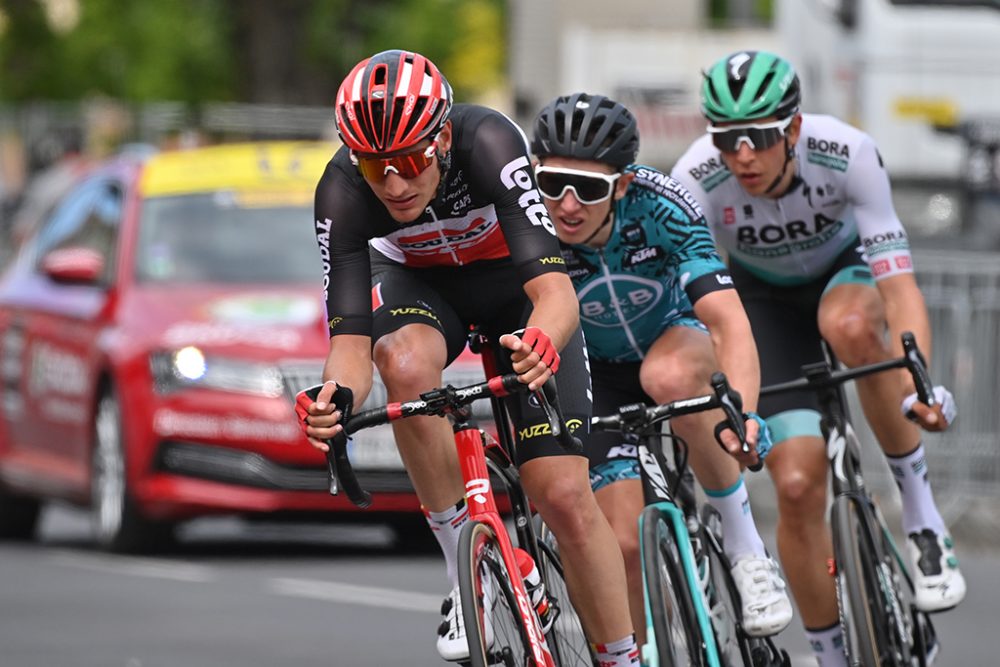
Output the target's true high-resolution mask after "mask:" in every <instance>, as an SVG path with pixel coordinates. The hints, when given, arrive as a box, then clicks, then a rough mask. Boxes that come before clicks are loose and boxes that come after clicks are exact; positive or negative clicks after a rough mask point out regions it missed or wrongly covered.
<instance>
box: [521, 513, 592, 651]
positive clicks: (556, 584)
mask: <svg viewBox="0 0 1000 667" xmlns="http://www.w3.org/2000/svg"><path fill="white" fill-rule="evenodd" d="M532 522H533V524H534V529H535V530H534V532H535V539H536V541H537V544H538V557H537V561H538V562H537V564H538V569H539V572H541V574H542V581H543V582H544V584H545V594H546V595H547V596H548V598H549V605H550V606H551V607H552V609H553V611H554V612H555V613H556V618H555V621H554V622H553V623H552V627H551V628H549V631H548V632H547V633H545V639H546V640H547V641H548V645H549V650H550V651H551V652H552V657H553V659H554V660H555V662H556V664H557V665H559V666H560V667H584V666H585V667H596V665H597V657H596V656H595V655H594V651H593V647H591V645H590V642H589V641H588V640H587V635H586V633H585V632H584V630H583V625H582V624H581V623H580V617H579V616H578V615H577V613H576V609H574V608H573V604H572V603H571V602H570V598H569V590H568V589H567V588H566V579H565V578H564V577H563V566H562V560H561V559H560V557H559V545H558V544H557V543H556V538H555V535H553V534H552V531H551V530H549V527H548V526H547V525H546V524H545V522H544V521H542V517H541V516H540V515H537V514H536V515H535V517H534V519H532Z"/></svg>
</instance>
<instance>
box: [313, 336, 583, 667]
mask: <svg viewBox="0 0 1000 667" xmlns="http://www.w3.org/2000/svg"><path fill="white" fill-rule="evenodd" d="M470 345H472V346H473V349H474V350H475V351H479V352H481V353H482V358H483V365H484V368H485V370H486V375H487V377H488V378H489V379H487V380H486V381H485V382H480V383H478V384H473V385H469V386H465V387H457V388H456V387H453V386H451V385H447V386H444V387H440V388H437V389H433V390H431V391H428V392H425V393H423V394H421V395H420V398H419V399H418V400H414V401H407V402H396V403H388V404H386V405H384V406H382V407H377V408H373V409H370V410H365V411H364V412H360V413H357V414H355V415H350V416H348V418H347V420H346V422H345V425H344V437H339V438H335V439H334V440H333V441H332V442H331V443H330V444H331V447H330V451H329V452H328V454H327V460H328V462H329V472H330V492H331V493H334V494H336V493H337V492H338V491H339V489H340V487H341V486H342V487H343V489H344V491H345V493H346V494H347V496H348V497H349V498H350V499H351V501H352V502H354V503H355V504H357V505H358V506H360V507H366V506H367V505H368V504H369V502H370V496H369V494H368V493H367V492H366V491H365V490H364V489H362V488H361V486H360V484H359V483H358V480H357V477H356V476H355V475H354V471H353V469H352V467H351V463H350V457H349V456H348V451H347V439H348V436H350V435H352V434H354V433H357V432H358V431H360V430H362V429H365V428H370V427H373V426H378V425H381V424H387V423H389V422H392V421H395V420H397V419H406V418H408V417H415V416H418V415H423V416H427V415H433V416H443V417H447V418H449V419H450V420H451V422H452V428H453V431H454V434H455V446H456V448H457V450H458V458H459V465H460V467H461V470H462V476H463V479H464V481H465V497H466V502H467V503H468V507H469V521H468V523H467V524H466V525H465V526H464V527H463V529H462V532H461V535H460V537H459V561H458V567H459V590H460V593H461V601H462V613H463V620H464V622H465V627H466V634H467V637H468V641H469V654H470V655H469V662H468V664H469V665H471V667H490V666H493V665H504V666H505V667H515V666H516V667H525V666H527V667H567V666H570V665H574V666H575V665H586V666H591V665H594V656H593V654H592V651H591V647H590V644H589V642H588V641H587V638H586V636H585V635H584V633H583V630H582V628H581V626H580V623H579V618H578V617H577V615H576V612H575V611H574V610H573V608H572V605H571V604H570V601H569V597H568V595H567V594H566V588H565V582H564V581H563V579H562V572H563V570H562V564H561V562H560V561H559V556H558V552H557V551H556V550H554V549H553V548H551V545H550V544H549V542H548V541H546V539H545V536H544V534H542V533H543V531H538V526H539V525H540V522H539V521H538V520H537V519H535V520H533V517H532V512H531V506H530V504H529V502H528V499H527V496H526V495H525V493H524V490H523V489H522V487H521V485H520V478H519V475H518V472H517V467H516V466H515V464H514V462H513V455H512V453H513V446H514V437H513V431H512V426H511V422H510V419H509V416H508V412H507V410H506V406H505V404H504V402H503V401H502V400H501V399H502V398H504V397H506V396H510V395H512V394H515V393H517V392H523V391H527V385H524V384H522V383H521V382H519V381H518V379H517V375H515V374H513V373H511V374H506V375H496V365H495V358H494V356H493V353H492V350H491V349H490V348H489V346H488V345H486V342H485V341H484V340H483V339H482V338H481V337H479V336H478V335H473V336H472V337H471V341H470ZM535 394H536V397H537V399H538V402H539V403H540V405H541V406H542V407H543V409H544V410H545V413H546V415H547V416H548V420H549V428H551V431H552V434H553V435H554V436H555V437H556V438H557V439H558V440H559V442H560V444H562V446H563V447H564V448H565V449H566V450H567V451H570V452H579V451H581V449H582V445H581V443H580V441H579V439H577V438H576V437H575V436H573V435H572V434H571V433H570V431H569V430H568V428H567V427H566V423H565V420H564V418H563V416H562V411H561V409H560V407H559V401H558V395H557V393H556V389H555V382H554V380H552V379H551V378H550V379H549V381H548V382H547V383H546V384H545V386H544V387H543V388H542V390H540V391H537V392H535ZM487 398H488V399H490V401H491V404H492V409H493V415H494V420H495V425H496V430H497V437H496V438H494V437H493V436H492V435H491V434H490V433H488V432H486V431H484V430H482V429H480V428H479V427H478V426H477V425H476V423H475V421H474V420H473V417H472V409H471V405H472V403H474V402H475V401H478V400H481V399H487ZM491 473H493V474H494V477H496V478H499V479H500V480H501V481H502V483H503V485H504V487H505V489H506V494H507V497H508V498H509V500H510V505H511V514H512V518H513V525H514V529H515V533H516V535H517V545H518V546H516V547H515V545H514V544H515V543H514V541H513V540H512V539H511V535H510V533H509V532H508V530H507V526H506V523H505V522H504V519H503V517H502V516H501V514H500V512H499V510H498V509H497V504H496V500H495V497H494V493H493V481H492V479H491ZM519 552H520V553H519ZM528 557H530V560H528ZM533 563H534V564H536V565H537V570H538V572H539V574H540V575H541V582H540V584H535V585H528V584H527V583H526V581H525V578H524V575H525V574H527V572H528V571H529V570H531V569H532V567H531V566H532V564H533Z"/></svg>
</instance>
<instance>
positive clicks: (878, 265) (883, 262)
mask: <svg viewBox="0 0 1000 667" xmlns="http://www.w3.org/2000/svg"><path fill="white" fill-rule="evenodd" d="M889 269H890V267H889V260H887V259H880V260H878V261H877V262H873V263H872V275H875V276H880V275H882V274H883V273H888V272H889Z"/></svg>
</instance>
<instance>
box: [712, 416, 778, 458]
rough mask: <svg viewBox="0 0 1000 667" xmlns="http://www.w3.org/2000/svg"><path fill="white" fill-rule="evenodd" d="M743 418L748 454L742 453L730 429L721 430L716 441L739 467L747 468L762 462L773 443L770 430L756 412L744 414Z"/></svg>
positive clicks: (741, 448) (738, 442)
mask: <svg viewBox="0 0 1000 667" xmlns="http://www.w3.org/2000/svg"><path fill="white" fill-rule="evenodd" d="M743 416H744V417H746V421H745V422H744V424H743V428H744V430H745V431H746V434H747V445H749V446H750V451H749V452H744V451H743V447H742V445H741V443H740V441H739V439H738V438H737V437H736V434H735V433H733V431H732V429H728V428H726V429H721V430H720V431H719V435H718V440H719V442H720V443H721V444H722V446H723V448H724V449H725V450H726V451H727V452H729V453H730V454H731V455H732V456H733V457H734V458H735V459H736V460H737V461H739V462H740V465H742V466H744V467H747V468H749V467H751V466H756V465H757V464H758V463H760V462H762V461H763V460H764V457H766V456H767V453H768V452H769V451H771V445H772V444H773V443H772V442H771V429H769V428H768V426H767V423H766V422H765V421H764V420H763V419H762V418H761V417H760V416H759V415H758V414H757V413H756V412H749V413H745V414H744V415H743Z"/></svg>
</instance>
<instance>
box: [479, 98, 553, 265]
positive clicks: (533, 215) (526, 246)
mask: <svg viewBox="0 0 1000 667" xmlns="http://www.w3.org/2000/svg"><path fill="white" fill-rule="evenodd" d="M472 155H473V156H474V162H473V165H472V167H471V169H472V174H471V180H472V182H473V183H474V184H475V187H477V188H478V189H479V190H480V191H481V192H483V193H485V195H486V196H487V198H488V199H489V200H490V201H492V202H493V206H494V208H495V209H496V213H497V218H498V220H499V223H500V228H501V229H502V230H503V235H504V239H505V241H506V243H507V248H508V250H509V251H510V256H511V260H512V261H513V262H514V265H515V266H516V267H517V270H518V273H519V275H520V276H521V280H522V281H523V282H527V281H529V280H531V279H532V278H535V277H537V276H539V275H542V274H543V273H549V272H551V271H559V272H565V271H566V267H565V262H564V260H563V258H562V255H561V254H560V252H559V243H558V241H557V240H556V234H555V227H554V226H553V224H552V221H551V220H550V219H549V214H548V210H547V209H546V208H545V202H543V201H542V197H541V194H540V193H539V191H538V186H537V184H536V183H535V172H534V170H533V169H532V167H531V160H530V159H529V158H528V144H527V140H526V139H525V136H524V133H523V132H521V129H520V128H519V127H517V126H516V125H515V124H514V123H513V122H512V121H510V120H509V119H507V118H506V117H505V116H503V115H502V114H499V113H495V114H491V115H489V116H487V117H486V118H484V119H483V120H482V121H481V122H480V123H479V125H478V126H477V127H476V130H475V136H474V138H473V149H472Z"/></svg>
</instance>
